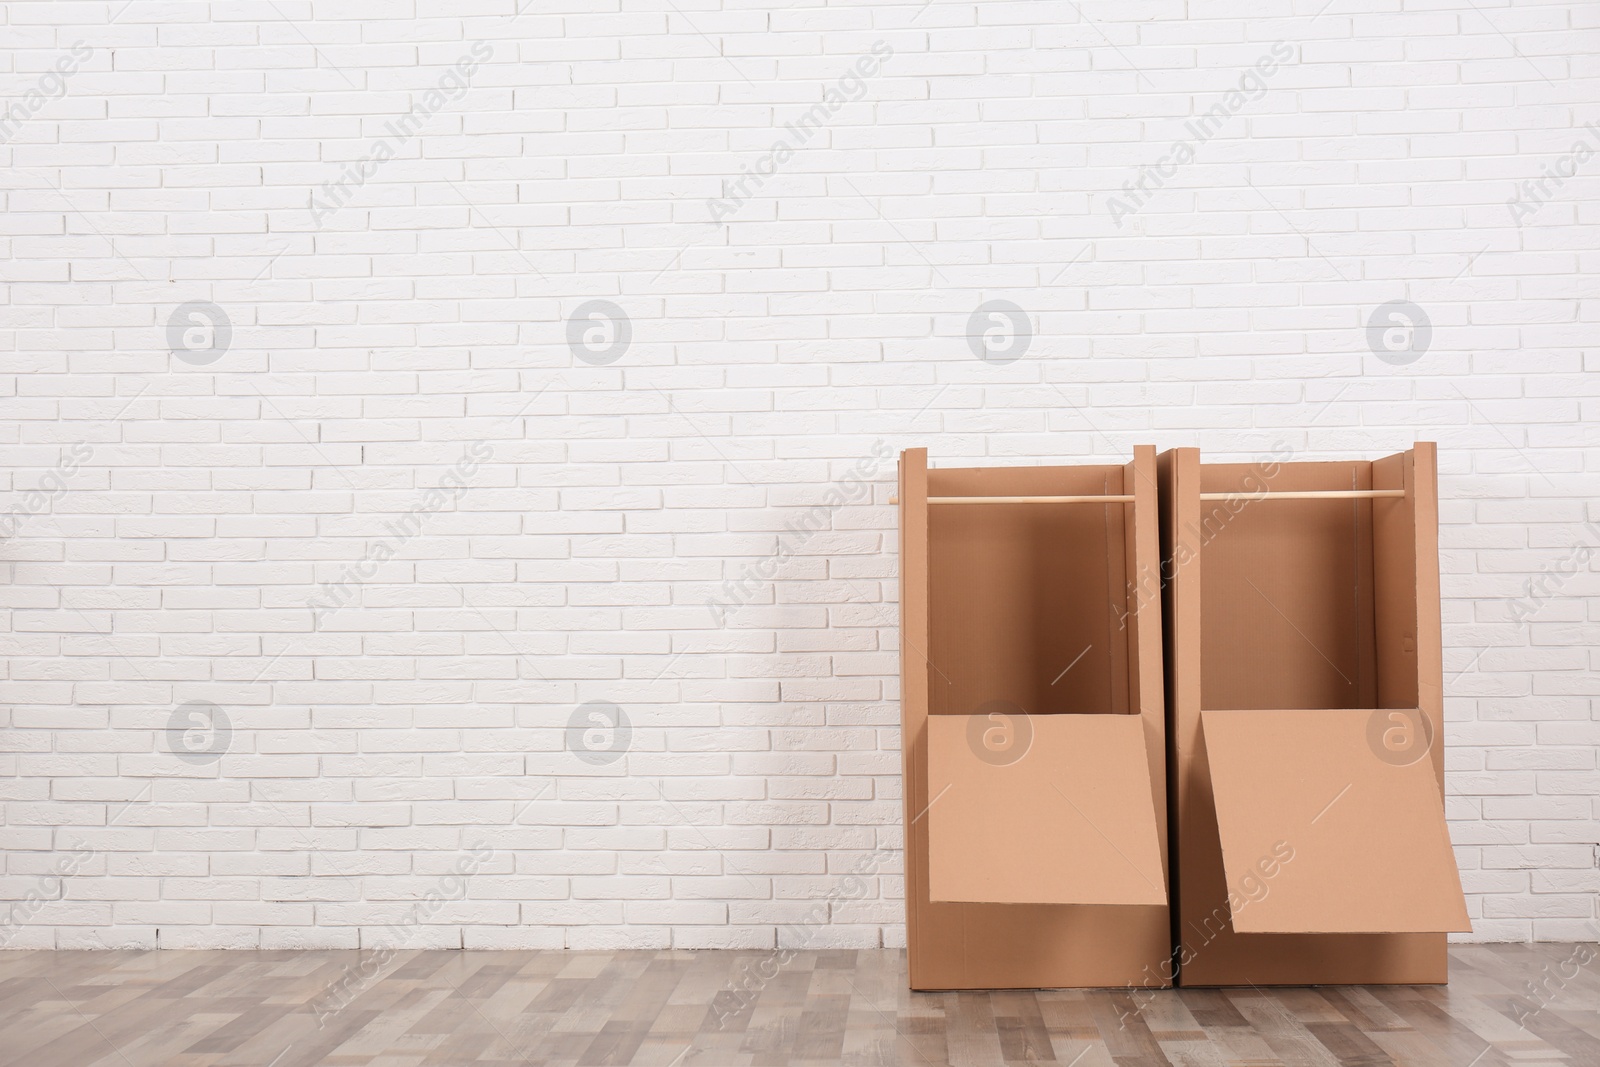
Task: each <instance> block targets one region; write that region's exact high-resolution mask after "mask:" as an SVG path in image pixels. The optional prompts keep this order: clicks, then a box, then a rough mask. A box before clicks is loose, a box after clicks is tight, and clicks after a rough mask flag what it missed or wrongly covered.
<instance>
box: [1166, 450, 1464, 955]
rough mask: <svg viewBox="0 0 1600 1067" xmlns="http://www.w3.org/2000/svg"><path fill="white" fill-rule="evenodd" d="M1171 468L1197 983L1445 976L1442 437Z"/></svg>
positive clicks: (1172, 612)
mask: <svg viewBox="0 0 1600 1067" xmlns="http://www.w3.org/2000/svg"><path fill="white" fill-rule="evenodd" d="M1158 465H1159V472H1160V480H1161V510H1162V515H1161V534H1162V572H1163V579H1164V601H1165V611H1164V617H1165V619H1166V624H1167V635H1166V636H1167V639H1166V642H1165V645H1166V656H1167V664H1166V683H1167V707H1168V717H1169V727H1170V729H1169V732H1168V744H1169V752H1168V785H1169V789H1170V790H1171V797H1172V812H1173V825H1174V830H1175V834H1174V838H1173V844H1172V886H1173V907H1174V910H1175V918H1176V922H1175V923H1174V932H1175V941H1176V953H1177V962H1178V971H1179V976H1178V983H1179V984H1180V985H1186V986H1196V985H1200V986H1204V985H1243V984H1254V985H1268V984H1313V983H1319V984H1320V983H1389V982H1401V983H1418V982H1443V981H1445V979H1446V939H1445V932H1446V931H1453V930H1468V929H1470V924H1469V922H1468V918H1467V912H1466V906H1465V902H1464V900H1463V898H1462V893H1461V882H1460V877H1459V875H1458V874H1457V871H1456V865H1455V858H1454V855H1453V853H1452V852H1451V849H1450V839H1449V835H1448V832H1447V830H1446V827H1445V821H1444V801H1443V790H1444V754H1443V744H1442V742H1443V737H1442V729H1443V671H1442V655H1441V647H1440V627H1439V561H1438V489H1437V478H1436V473H1435V455H1434V446H1433V445H1432V444H1427V443H1419V444H1417V445H1416V446H1415V447H1414V448H1413V449H1412V450H1411V451H1409V452H1405V453H1401V454H1399V455H1394V456H1388V457H1386V458H1384V459H1380V460H1376V461H1372V462H1348V463H1344V462H1341V463H1284V462H1279V461H1278V460H1276V459H1271V460H1264V461H1263V462H1260V463H1258V464H1202V463H1201V462H1200V453H1199V451H1198V450H1197V449H1192V448H1181V449H1175V450H1173V451H1169V452H1164V453H1162V454H1161V456H1160V459H1159V464H1158ZM1374 491H1376V492H1374ZM1286 494H1295V495H1286Z"/></svg>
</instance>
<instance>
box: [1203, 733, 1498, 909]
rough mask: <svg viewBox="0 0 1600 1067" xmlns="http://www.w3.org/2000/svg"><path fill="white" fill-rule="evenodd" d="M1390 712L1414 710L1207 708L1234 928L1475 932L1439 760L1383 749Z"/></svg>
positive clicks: (1423, 752) (1207, 741) (1422, 751)
mask: <svg viewBox="0 0 1600 1067" xmlns="http://www.w3.org/2000/svg"><path fill="white" fill-rule="evenodd" d="M1392 714H1393V715H1408V714H1409V715H1413V716H1414V715H1416V712H1394V713H1391V712H1389V711H1385V710H1376V711H1374V710H1370V709H1332V710H1316V711H1204V712H1201V729H1202V731H1203V733H1204V748H1205V752H1206V760H1207V764H1208V766H1209V769H1210V775H1211V788H1212V793H1213V796H1214V798H1215V801H1216V811H1217V829H1218V830H1219V832H1220V835H1221V839H1222V861H1223V866H1224V868H1225V869H1226V871H1227V878H1228V890H1229V896H1230V900H1232V901H1233V902H1234V907H1233V928H1234V930H1236V931H1238V932H1239V933H1405V932H1419V933H1420V932H1441V931H1456V930H1459V931H1468V930H1471V929H1472V927H1471V924H1470V922H1469V920H1468V918H1467V907H1466V902H1465V900H1464V899H1463V898H1462V894H1461V876H1460V874H1459V873H1458V872H1457V870H1456V862H1455V854H1454V853H1453V852H1452V851H1451V849H1450V835H1449V832H1448V831H1447V829H1446V827H1445V820H1444V804H1443V801H1442V799H1441V797H1440V795H1439V785H1438V782H1437V780H1436V779H1435V777H1434V766H1433V760H1432V759H1431V758H1430V757H1429V755H1428V752H1427V749H1426V747H1422V746H1419V747H1418V748H1417V750H1416V752H1415V755H1414V757H1411V758H1413V761H1412V762H1401V761H1400V760H1399V759H1398V758H1396V757H1395V756H1394V755H1393V754H1390V753H1387V752H1386V751H1385V750H1384V748H1383V742H1382V737H1383V731H1384V729H1385V728H1387V726H1388V723H1389V722H1390V721H1391V715H1392ZM1380 753H1381V754H1380ZM1289 850H1292V855H1291V858H1289V859H1287V860H1283V856H1284V854H1285V853H1287V852H1288V851H1289Z"/></svg>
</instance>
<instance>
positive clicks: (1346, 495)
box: [889, 489, 1406, 504]
mask: <svg viewBox="0 0 1600 1067" xmlns="http://www.w3.org/2000/svg"><path fill="white" fill-rule="evenodd" d="M1405 495H1406V491H1405V490H1404V489H1302V490H1285V491H1283V492H1266V493H1251V492H1246V491H1240V492H1237V493H1201V494H1200V499H1201V500H1233V499H1235V498H1237V497H1247V498H1249V499H1252V500H1260V499H1261V498H1263V497H1272V498H1273V499H1274V500H1372V499H1381V498H1398V497H1403V496H1405ZM889 503H891V504H898V503H900V498H899V497H898V496H892V497H890V498H889ZM928 503H930V504H1131V503H1133V497H1132V496H1101V495H1095V494H1090V495H1088V496H930V497H929V498H928Z"/></svg>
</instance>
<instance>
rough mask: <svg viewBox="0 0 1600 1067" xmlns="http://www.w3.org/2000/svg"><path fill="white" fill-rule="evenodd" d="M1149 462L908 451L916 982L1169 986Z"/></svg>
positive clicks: (1145, 453) (907, 649) (910, 831)
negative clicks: (944, 456) (968, 457)
mask: <svg viewBox="0 0 1600 1067" xmlns="http://www.w3.org/2000/svg"><path fill="white" fill-rule="evenodd" d="M1155 460H1156V456H1155V449H1154V448H1152V447H1140V448H1137V449H1135V451H1134V457H1133V461H1132V462H1130V463H1127V464H1125V465H1112V466H1080V467H994V468H940V469H937V470H929V469H928V454H927V450H926V449H920V448H918V449H910V450H907V451H905V452H902V453H901V456H900V488H899V504H900V608H901V687H902V691H901V725H902V729H903V733H902V745H903V753H902V755H903V760H904V775H905V777H904V783H905V788H904V795H905V828H906V845H905V849H906V851H905V855H906V942H907V957H908V962H909V972H910V984H911V988H913V989H1003V988H1040V987H1063V986H1112V985H1117V986H1126V985H1131V984H1145V983H1148V982H1151V981H1154V982H1156V983H1157V984H1170V983H1169V982H1163V981H1162V980H1161V978H1160V976H1161V974H1162V973H1163V971H1164V969H1165V965H1166V963H1167V962H1168V960H1169V957H1170V954H1171V928H1170V917H1169V914H1168V911H1167V889H1166V887H1167V871H1166V833H1167V801H1166V772H1165V767H1164V764H1165V739H1164V729H1165V719H1164V713H1163V709H1162V685H1161V623H1160V610H1161V609H1160V578H1159V563H1158V556H1157V552H1158V536H1157V531H1156V524H1157V517H1158V503H1157V485H1156V467H1155Z"/></svg>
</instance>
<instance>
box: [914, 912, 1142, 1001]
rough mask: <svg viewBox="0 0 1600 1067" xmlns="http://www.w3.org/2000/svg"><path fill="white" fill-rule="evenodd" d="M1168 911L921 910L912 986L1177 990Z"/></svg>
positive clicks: (931, 987) (929, 988)
mask: <svg viewBox="0 0 1600 1067" xmlns="http://www.w3.org/2000/svg"><path fill="white" fill-rule="evenodd" d="M1171 955H1172V927H1171V924H1170V920H1169V918H1168V911H1167V908H1166V907H1165V906H1154V905H1120V904H1118V905H1107V904H1052V905H1034V904H940V903H927V904H924V905H923V906H922V915H921V921H920V923H919V930H918V934H917V937H916V938H915V940H914V941H913V942H912V944H911V945H910V948H909V961H910V968H909V969H910V978H911V988H912V989H915V990H927V991H933V990H948V989H1098V988H1108V987H1128V986H1135V987H1140V988H1150V989H1161V988H1168V987H1170V986H1171V985H1172V982H1171V980H1170V974H1171Z"/></svg>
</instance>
